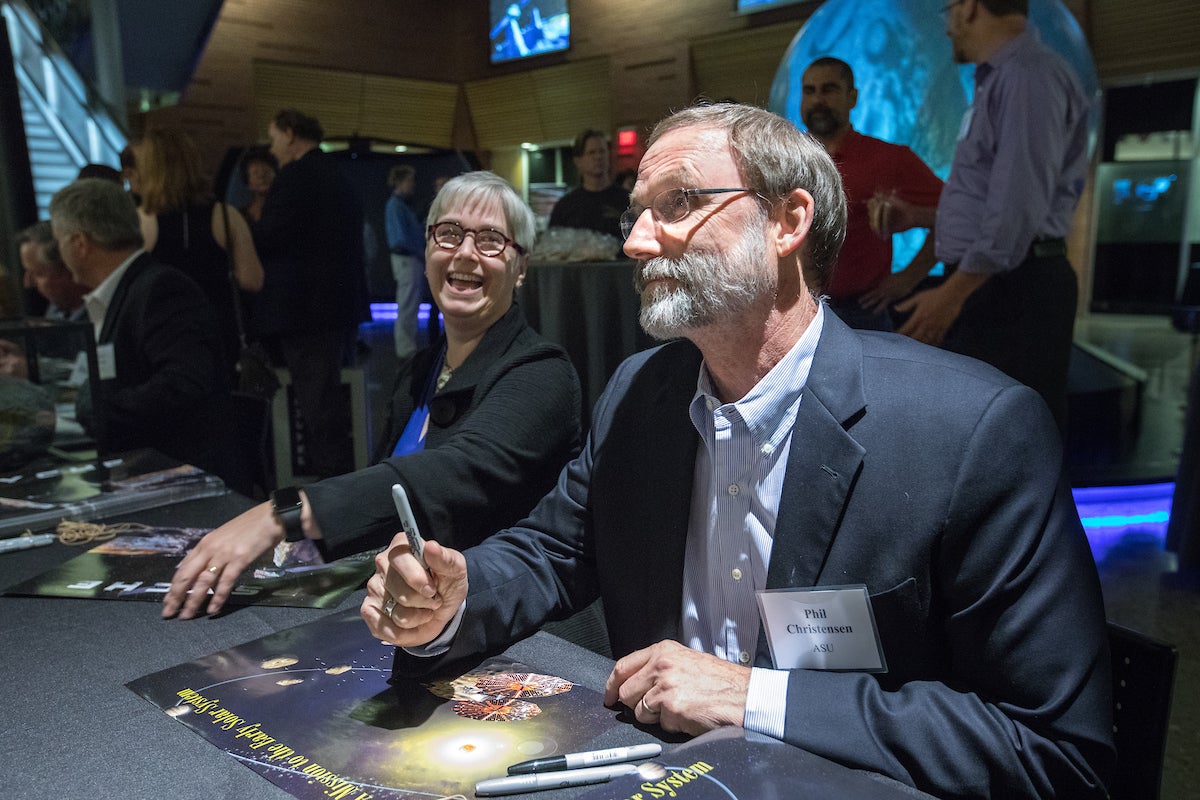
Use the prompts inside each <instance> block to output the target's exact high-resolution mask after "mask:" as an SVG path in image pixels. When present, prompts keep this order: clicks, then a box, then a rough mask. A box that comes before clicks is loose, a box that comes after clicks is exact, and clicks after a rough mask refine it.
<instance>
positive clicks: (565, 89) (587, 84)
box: [464, 59, 612, 150]
mask: <svg viewBox="0 0 1200 800" xmlns="http://www.w3.org/2000/svg"><path fill="white" fill-rule="evenodd" d="M610 84H611V80H610V78H609V66H608V60H607V59H592V60H591V61H583V62H576V63H572V64H561V65H558V66H553V67H546V68H545V69H538V70H529V71H526V72H521V73H516V74H513V75H506V76H502V77H498V78H487V79H484V80H480V81H468V82H467V83H466V85H465V86H464V89H465V91H466V96H467V104H468V107H469V109H470V113H471V119H472V121H473V123H474V128H475V137H476V140H477V141H478V142H479V147H480V148H482V149H485V150H490V149H495V148H498V147H513V146H516V145H519V144H520V143H521V142H550V141H564V140H570V139H573V138H574V137H575V135H576V134H577V133H578V132H579V131H580V130H582V129H583V128H588V127H593V128H599V129H601V130H608V129H610V128H611V126H612V122H611V118H612V112H611V103H610V101H609V86H610Z"/></svg>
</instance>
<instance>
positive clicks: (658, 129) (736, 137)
mask: <svg viewBox="0 0 1200 800" xmlns="http://www.w3.org/2000/svg"><path fill="white" fill-rule="evenodd" d="M681 128H708V129H711V130H718V131H725V133H726V134H727V136H728V137H729V149H730V151H731V152H732V153H733V160H734V163H735V164H737V168H738V172H739V173H740V174H741V176H742V179H743V181H744V183H743V185H744V186H745V187H746V188H747V189H753V190H754V191H756V192H758V193H759V194H761V195H762V196H763V197H766V198H767V199H768V200H770V201H772V202H777V201H779V200H781V199H782V198H784V197H786V196H787V195H788V193H790V192H791V191H792V190H793V189H803V190H805V191H806V192H808V193H809V194H810V195H812V198H813V204H814V206H815V209H814V211H813V221H812V226H811V227H810V228H809V231H808V238H807V239H806V240H805V250H804V253H805V254H806V255H807V258H805V259H804V261H805V263H804V277H805V280H806V281H808V283H809V290H810V291H811V292H812V293H813V294H814V295H819V294H820V293H821V291H822V290H823V289H824V288H825V286H826V285H827V284H828V283H829V276H830V274H831V273H832V272H833V268H834V266H835V265H836V264H837V257H838V251H839V250H841V247H842V241H843V240H844V239H845V238H846V193H845V191H844V190H843V189H842V177H841V175H840V174H839V173H838V170H837V166H836V165H834V163H833V159H831V158H830V157H829V154H828V153H826V152H825V148H824V147H822V146H821V144H820V142H817V141H816V140H815V139H813V138H812V137H811V136H809V135H808V134H806V133H803V132H801V131H800V129H799V128H797V127H796V126H795V125H793V124H792V123H791V122H789V121H788V120H786V119H784V118H783V117H780V116H778V115H777V114H772V113H771V112H769V111H764V110H763V109H761V108H756V107H754V106H747V105H740V104H737V103H711V104H702V105H696V106H692V107H691V108H685V109H683V110H682V111H678V112H676V113H674V114H672V115H671V116H669V117H667V118H666V119H664V120H663V121H662V122H659V123H658V125H656V126H655V127H654V131H653V132H652V133H651V134H650V139H649V141H648V142H647V146H650V145H653V144H654V143H655V142H656V141H657V140H658V139H660V138H661V137H662V136H663V135H664V134H666V133H668V132H669V131H673V130H679V129H681ZM698 188H699V187H698Z"/></svg>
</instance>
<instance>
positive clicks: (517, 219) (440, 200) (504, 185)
mask: <svg viewBox="0 0 1200 800" xmlns="http://www.w3.org/2000/svg"><path fill="white" fill-rule="evenodd" d="M471 200H483V201H489V200H495V201H497V202H498V203H500V208H501V210H502V211H503V212H504V221H505V223H506V224H507V226H508V230H506V231H503V232H504V233H506V234H508V237H509V238H510V239H512V240H513V241H514V242H516V243H517V244H519V245H521V247H523V248H525V252H526V253H528V252H529V251H530V250H532V249H533V243H534V240H535V239H536V238H537V220H536V219H535V218H534V216H533V211H532V210H531V209H530V208H529V206H528V204H526V202H525V201H524V200H522V199H521V196H520V195H519V194H517V192H516V190H515V189H513V188H512V186H511V185H510V184H509V182H508V181H506V180H504V178H501V177H500V176H499V175H497V174H496V173H494V172H487V171H486V170H480V171H478V172H466V173H463V174H462V175H459V176H458V177H456V178H451V179H450V180H448V181H446V185H445V186H443V187H442V190H441V191H440V192H438V193H437V196H436V197H434V198H433V205H431V206H430V207H429V216H428V217H427V218H426V220H425V223H426V224H427V225H432V224H433V223H435V222H437V221H438V220H441V219H445V213H446V209H448V208H458V207H459V206H462V205H465V204H466V203H467V202H469V201H471Z"/></svg>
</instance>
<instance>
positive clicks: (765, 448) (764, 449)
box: [758, 444, 775, 456]
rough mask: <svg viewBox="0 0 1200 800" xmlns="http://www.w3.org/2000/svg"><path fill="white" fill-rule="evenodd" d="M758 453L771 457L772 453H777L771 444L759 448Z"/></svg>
mask: <svg viewBox="0 0 1200 800" xmlns="http://www.w3.org/2000/svg"><path fill="white" fill-rule="evenodd" d="M758 451H759V452H760V453H762V454H763V455H764V456H769V455H771V453H774V452H775V448H774V447H772V446H771V445H769V444H764V445H763V446H762V447H760V448H759V450H758Z"/></svg>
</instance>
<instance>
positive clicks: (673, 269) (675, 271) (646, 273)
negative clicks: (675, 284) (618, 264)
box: [633, 256, 688, 294]
mask: <svg viewBox="0 0 1200 800" xmlns="http://www.w3.org/2000/svg"><path fill="white" fill-rule="evenodd" d="M664 278H669V279H671V280H675V281H679V282H680V283H687V282H688V276H687V268H686V267H684V265H683V262H681V261H676V260H674V259H670V258H663V257H662V256H659V257H657V258H652V259H650V260H649V261H646V262H644V263H642V264H641V265H640V266H638V269H637V273H636V274H635V275H634V277H633V284H634V287H635V288H636V289H637V291H638V294H641V293H642V292H644V291H645V290H646V284H647V283H649V282H650V281H657V280H662V279H664Z"/></svg>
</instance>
